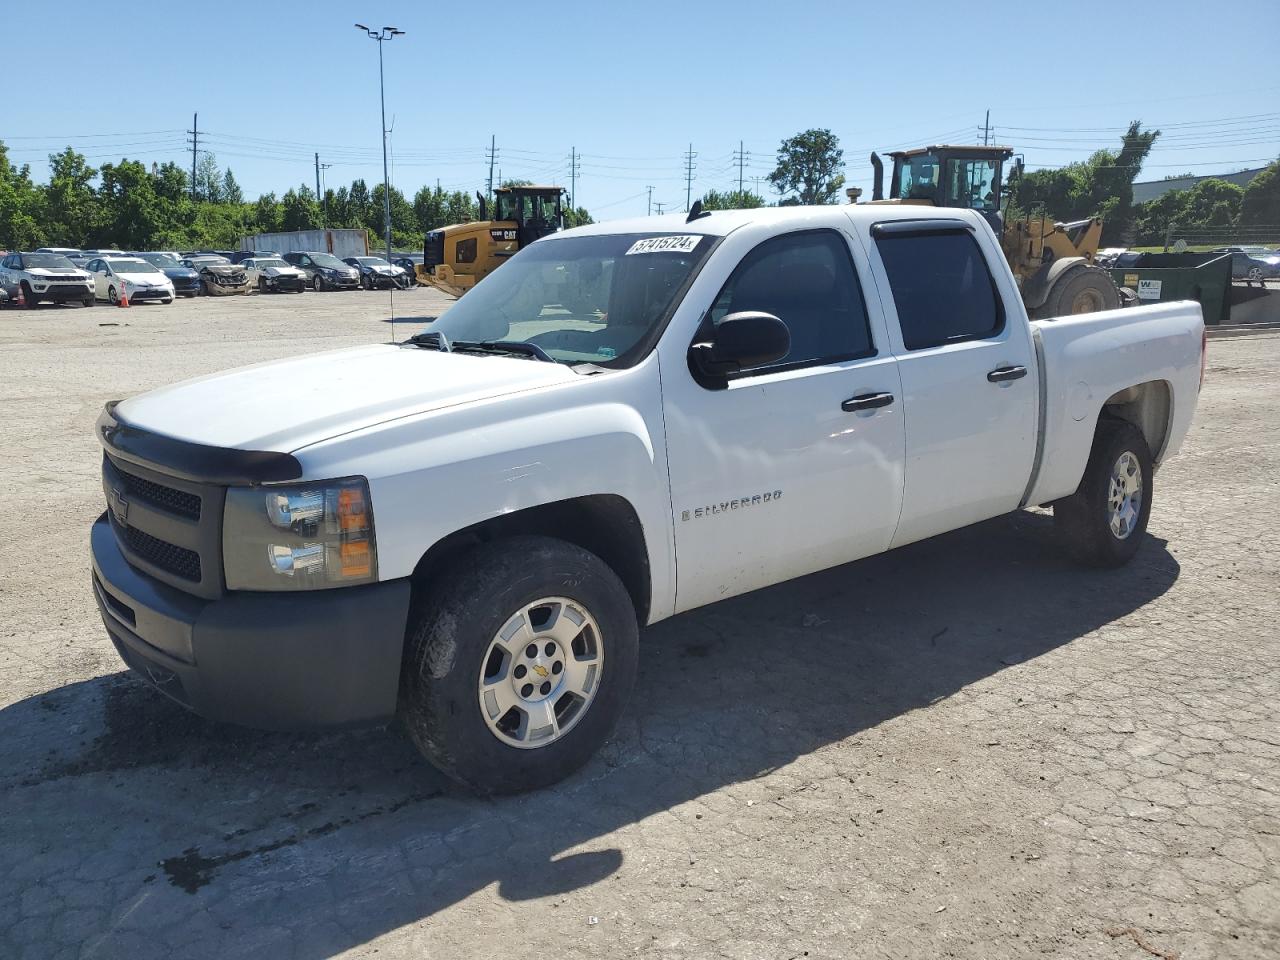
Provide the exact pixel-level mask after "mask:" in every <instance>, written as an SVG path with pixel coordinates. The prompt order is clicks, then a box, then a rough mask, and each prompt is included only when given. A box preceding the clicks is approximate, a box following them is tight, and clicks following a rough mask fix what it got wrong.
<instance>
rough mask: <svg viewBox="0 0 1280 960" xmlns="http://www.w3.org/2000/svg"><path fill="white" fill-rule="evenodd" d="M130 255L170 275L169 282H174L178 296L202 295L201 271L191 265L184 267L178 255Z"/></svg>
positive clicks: (174, 290)
mask: <svg viewBox="0 0 1280 960" xmlns="http://www.w3.org/2000/svg"><path fill="white" fill-rule="evenodd" d="M130 256H133V257H137V258H138V259H139V260H145V261H146V262H147V263H149V264H151V265H152V266H153V267H156V268H157V269H158V270H159V271H160V272H161V273H163V274H164V275H165V276H166V277H168V278H169V282H170V283H172V284H173V292H174V293H175V294H176V295H177V296H180V297H195V296H199V295H200V287H201V281H200V274H199V272H198V271H196V270H194V269H193V268H191V267H184V266H183V265H182V264H181V263H180V262H179V261H178V259H177V257H175V256H173V255H172V254H169V253H133V254H130Z"/></svg>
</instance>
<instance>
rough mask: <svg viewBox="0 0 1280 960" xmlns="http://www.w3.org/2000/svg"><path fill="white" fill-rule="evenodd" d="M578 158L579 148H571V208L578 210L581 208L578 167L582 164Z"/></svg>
mask: <svg viewBox="0 0 1280 960" xmlns="http://www.w3.org/2000/svg"><path fill="white" fill-rule="evenodd" d="M581 162H582V161H581V159H580V158H579V157H578V148H577V147H570V148H569V206H570V207H572V208H573V209H575V210H576V209H577V208H578V207H580V206H581V204H580V203H578V166H579V164H580V163H581Z"/></svg>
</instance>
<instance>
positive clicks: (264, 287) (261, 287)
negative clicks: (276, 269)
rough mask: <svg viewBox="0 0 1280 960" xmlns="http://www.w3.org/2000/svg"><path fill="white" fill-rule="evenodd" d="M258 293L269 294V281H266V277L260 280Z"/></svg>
mask: <svg viewBox="0 0 1280 960" xmlns="http://www.w3.org/2000/svg"><path fill="white" fill-rule="evenodd" d="M258 292H259V293H266V292H267V279H266V277H259V278H258Z"/></svg>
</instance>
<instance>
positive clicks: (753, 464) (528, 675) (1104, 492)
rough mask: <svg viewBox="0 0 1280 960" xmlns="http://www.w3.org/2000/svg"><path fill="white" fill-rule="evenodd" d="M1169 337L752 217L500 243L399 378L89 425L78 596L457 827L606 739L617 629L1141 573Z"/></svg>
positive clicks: (916, 246)
mask: <svg viewBox="0 0 1280 960" xmlns="http://www.w3.org/2000/svg"><path fill="white" fill-rule="evenodd" d="M1204 349H1205V342H1204V326H1203V323H1202V319H1201V314H1200V308H1199V306H1198V305H1197V304H1195V303H1165V304H1157V305H1152V306H1143V307H1138V308H1134V309H1125V310H1113V311H1107V312H1101V313H1091V314H1085V315H1078V316H1070V317H1063V318H1060V319H1056V320H1037V321H1028V319H1027V315H1026V312H1025V310H1024V309H1023V306H1022V300H1021V298H1020V297H1019V295H1018V289H1017V286H1016V284H1015V280H1014V277H1013V275H1012V274H1011V273H1010V271H1009V268H1008V266H1007V265H1006V262H1005V258H1004V255H1003V254H1002V253H1001V250H1000V245H999V243H998V241H997V239H996V237H995V235H994V234H993V233H992V231H991V228H990V227H989V226H988V225H987V223H986V222H985V221H984V220H983V219H982V217H981V216H979V215H978V214H976V213H972V212H969V211H961V210H937V211H933V210H925V209H923V208H919V207H901V208H889V207H884V206H872V205H865V206H863V205H848V206H839V207H837V206H828V207H813V208H805V207H784V208H774V209H764V210H746V211H733V212H717V213H713V214H701V215H699V213H697V212H695V213H694V214H691V215H690V216H689V217H687V218H686V217H685V216H684V215H683V214H681V215H677V216H666V217H650V218H644V219H637V220H631V221H621V222H614V223H604V224H596V225H592V226H587V227H581V228H578V229H574V230H569V231H565V232H562V233H557V234H554V235H552V236H549V237H546V238H544V239H541V240H538V241H537V242H535V243H533V244H530V245H529V246H528V247H526V248H525V249H523V250H521V251H520V252H519V253H518V254H516V255H515V256H514V257H512V259H511V262H510V263H509V264H507V265H506V266H504V267H503V269H501V270H499V271H497V272H495V273H494V274H493V275H492V276H490V277H488V278H487V279H485V281H484V282H483V283H481V284H478V285H477V286H476V288H475V289H473V290H471V291H470V292H468V293H467V295H466V297H465V298H463V299H461V300H460V301H458V302H457V303H456V304H454V305H452V306H451V307H450V308H449V309H448V310H447V311H446V312H445V313H444V314H443V315H442V316H440V317H439V318H437V319H435V320H434V321H432V322H430V323H429V324H428V325H427V326H426V327H425V329H423V330H422V331H421V332H419V333H417V334H415V335H414V336H412V337H411V338H410V339H408V340H407V341H405V342H402V343H398V344H378V345H370V346H365V347H357V348H353V349H344V350H339V351H335V352H327V353H319V354H315V355H310V356H299V357H296V358H292V359H286V360H281V361H277V362H273V363H266V364H259V365H256V366H253V367H248V368H245V369H240V370H233V371H230V372H227V373H222V374H218V375H214V376H206V377H201V378H199V379H195V380H191V381H188V382H186V383H181V384H178V385H176V386H171V387H165V388H162V389H158V390H153V391H151V392H149V393H144V394H141V395H140V396H136V397H133V398H131V399H127V400H124V401H120V402H112V403H108V404H107V406H106V409H105V411H104V413H103V414H102V415H101V418H100V420H99V422H98V425H97V433H98V438H99V440H100V442H101V444H102V447H103V451H104V456H103V460H102V480H103V490H104V493H105V495H106V503H107V510H106V512H104V513H103V514H102V516H101V517H100V518H99V519H98V520H97V521H96V522H95V523H94V525H93V528H92V537H91V539H92V557H93V561H92V563H93V574H92V584H93V591H94V594H95V596H96V598H97V603H98V606H99V608H100V611H101V614H102V619H103V621H104V623H105V625H106V629H107V633H108V634H109V635H110V638H111V640H112V641H113V643H114V645H115V647H116V649H117V650H118V652H119V654H120V656H121V657H122V658H123V659H124V661H125V663H126V664H127V665H128V666H129V667H130V668H132V669H133V670H134V671H135V672H136V673H137V674H138V675H139V676H140V677H142V678H143V679H144V680H146V681H147V682H148V683H150V684H152V685H153V686H154V687H155V688H156V689H157V690H159V691H160V692H161V693H164V694H166V695H167V696H169V697H171V698H173V699H174V700H176V701H177V702H178V703H180V704H182V705H184V706H185V707H188V708H189V709H191V710H194V711H196V712H197V713H199V714H202V715H204V716H207V717H211V718H215V719H217V720H221V721H229V722H233V723H240V724H246V725H251V726H257V727H264V728H274V729H299V728H317V727H333V726H343V725H354V724H383V723H387V722H390V721H392V720H393V719H395V718H397V717H398V718H399V720H400V722H401V723H402V724H403V727H404V728H405V730H407V732H408V735H409V737H410V738H411V739H412V740H413V742H414V743H415V744H416V745H417V747H418V748H419V749H420V750H421V751H422V753H423V754H425V756H426V757H427V759H429V760H430V761H431V762H433V763H434V764H436V765H437V766H438V767H440V768H441V769H442V770H444V771H445V772H446V773H448V774H449V775H451V776H452V777H454V778H456V779H457V780H459V781H462V782H463V783H465V784H468V785H470V786H471V787H472V788H474V789H476V790H477V791H480V792H485V793H500V792H509V791H516V790H522V789H529V788H534V787H538V786H542V785H546V784H550V783H552V782H554V781H556V780H558V779H560V778H562V777H564V776H566V775H567V774H568V773H570V772H571V771H573V770H574V769H576V768H577V767H579V766H580V765H581V764H583V763H584V762H585V761H586V760H587V759H588V758H589V757H590V756H591V754H592V753H593V751H595V750H596V748H597V747H598V746H599V745H600V743H601V742H602V741H603V740H605V739H606V738H607V737H608V735H609V734H610V731H611V730H612V728H613V726H614V723H615V721H616V720H617V719H618V716H619V713H620V712H621V710H622V709H623V705H624V703H625V701H626V699H627V696H628V692H629V690H630V688H631V685H632V680H633V678H634V676H635V673H636V664H637V657H638V655H639V629H640V628H641V627H642V626H644V625H647V624H652V623H655V622H657V621H659V620H662V619H664V618H667V617H670V616H673V615H675V614H678V613H680V612H682V611H686V610H691V609H693V608H695V607H700V606H702V605H704V604H709V603H713V602H715V601H718V600H722V599H724V598H726V597H731V596H734V595H735V594H741V593H743V592H745V591H749V590H755V589H758V588H760V587H764V586H766V585H769V584H774V583H778V582H780V581H784V580H788V579H790V578H793V577H798V576H802V575H804V574H808V573H811V572H813V571H817V570H820V569H823V568H827V567H832V566H835V565H837V564H844V563H848V562H850V561H853V560H857V559H859V558H861V557H866V556H869V555H872V554H877V553H880V552H882V551H885V550H890V549H892V548H894V547H899V546H902V545H903V544H907V543H912V542H913V541H918V540H922V539H924V538H927V537H932V536H934V535H936V534H940V533H943V532H946V531H949V530H955V529H957V528H959V527H963V526H966V525H968V524H973V523H977V522H979V521H982V520H985V519H987V518H990V517H995V516H998V515H1001V514H1005V513H1008V512H1011V511H1015V510H1018V509H1019V508H1024V507H1034V506H1046V505H1051V506H1052V509H1053V513H1054V516H1055V523H1056V526H1057V527H1058V528H1059V529H1060V531H1061V535H1062V540H1063V542H1064V544H1065V546H1066V547H1067V549H1068V550H1070V552H1071V553H1072V554H1073V555H1074V556H1076V557H1077V558H1079V559H1080V560H1081V561H1083V562H1085V563H1088V564H1093V565H1097V566H1100V567H1104V568H1105V567H1113V566H1117V565H1119V564H1123V563H1125V562H1126V561H1128V560H1129V559H1130V558H1131V557H1132V556H1133V555H1134V553H1135V552H1136V551H1138V550H1139V549H1140V548H1141V546H1142V543H1143V539H1144V531H1145V529H1146V526H1147V518H1148V516H1149V514H1150V510H1151V501H1152V494H1153V474H1154V472H1155V470H1156V468H1157V466H1158V465H1159V464H1160V463H1162V462H1163V461H1164V460H1166V459H1167V458H1169V457H1171V456H1173V455H1174V453H1176V452H1177V450H1178V447H1179V445H1180V444H1181V443H1182V440H1183V438H1184V437H1185V436H1186V433H1187V429H1188V425H1189V424H1190V422H1191V418H1192V415H1193V413H1194V411H1195V407H1196V402H1197V397H1198V394H1199V388H1200V382H1201V380H1202V378H1203V369H1204Z"/></svg>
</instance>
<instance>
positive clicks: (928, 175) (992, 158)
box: [889, 146, 1013, 232]
mask: <svg viewBox="0 0 1280 960" xmlns="http://www.w3.org/2000/svg"><path fill="white" fill-rule="evenodd" d="M889 156H890V157H891V158H892V159H893V178H892V179H891V180H890V181H889V199H891V200H897V201H899V202H900V203H922V204H932V205H933V206H936V207H960V208H962V209H965V210H977V211H978V212H979V213H981V214H983V215H984V216H985V217H986V218H987V219H988V220H990V221H991V222H992V224H993V225H996V224H998V222H999V219H1000V191H1001V188H1002V186H1003V173H1004V162H1005V161H1006V160H1008V159H1009V158H1010V157H1012V156H1013V151H1012V150H1011V149H1010V148H1009V147H980V146H933V147H920V148H918V149H916V150H898V151H894V152H893V153H890V154H889ZM997 232H999V228H998V227H997Z"/></svg>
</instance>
